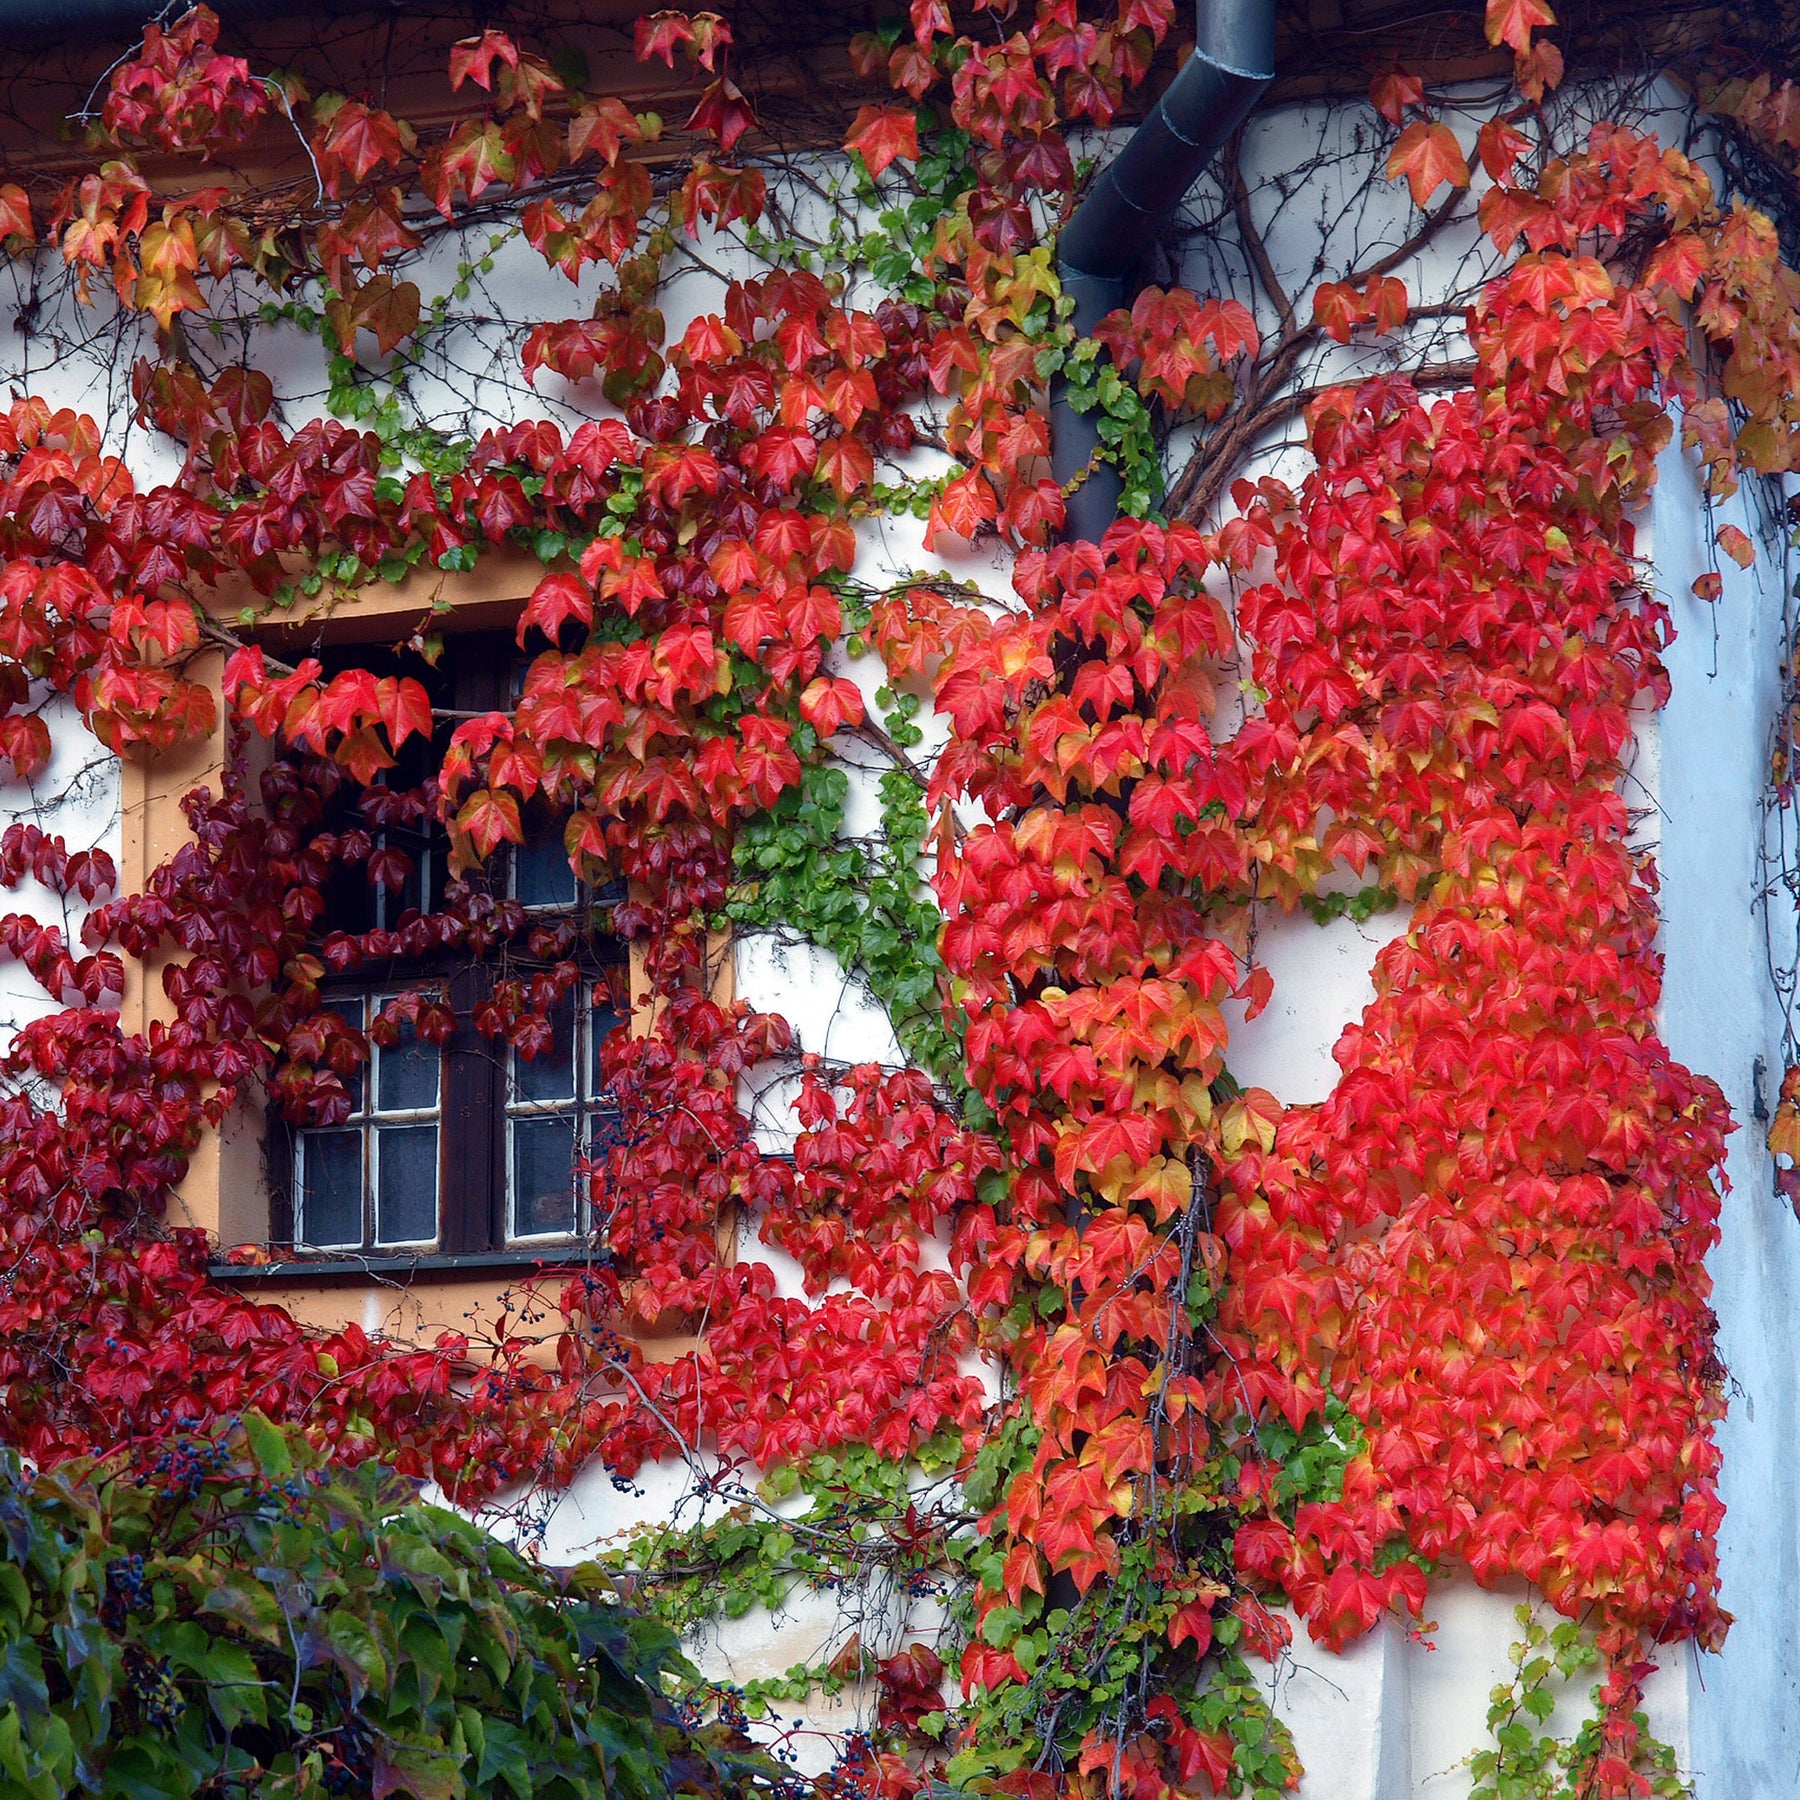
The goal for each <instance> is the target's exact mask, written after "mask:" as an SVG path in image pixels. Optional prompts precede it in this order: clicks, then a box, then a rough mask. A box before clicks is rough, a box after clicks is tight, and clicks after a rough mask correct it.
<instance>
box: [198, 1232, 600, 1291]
mask: <svg viewBox="0 0 1800 1800" xmlns="http://www.w3.org/2000/svg"><path fill="white" fill-rule="evenodd" d="M590 1256H591V1253H590V1252H589V1251H588V1250H587V1247H586V1246H585V1245H582V1244H578V1243H575V1244H569V1245H568V1246H566V1248H559V1247H557V1246H546V1247H545V1248H543V1249H539V1250H483V1251H476V1252H472V1253H470V1254H467V1255H439V1254H437V1253H436V1252H428V1253H426V1254H422V1255H418V1256H407V1255H404V1254H402V1255H399V1256H372V1255H371V1256H363V1255H356V1256H304V1257H299V1256H297V1257H291V1258H289V1259H288V1260H287V1261H285V1262H266V1263H233V1262H220V1261H214V1262H210V1263H208V1264H207V1273H208V1274H209V1275H210V1276H211V1277H212V1279H213V1280H214V1281H222V1282H226V1283H228V1284H230V1285H232V1286H244V1287H256V1286H261V1285H263V1284H265V1283H274V1284H281V1285H291V1284H292V1283H295V1282H304V1283H307V1284H309V1285H310V1284H317V1285H318V1286H321V1287H339V1286H343V1285H344V1284H346V1283H348V1282H366V1281H378V1282H382V1283H384V1284H387V1285H405V1284H407V1283H410V1282H413V1281H454V1280H456V1279H457V1278H458V1277H459V1276H464V1275H481V1274H485V1273H487V1272H489V1271H493V1272H496V1273H498V1272H502V1271H506V1270H517V1269H569V1268H578V1267H580V1266H581V1265H582V1264H583V1263H584V1262H587V1261H589V1260H590Z"/></svg>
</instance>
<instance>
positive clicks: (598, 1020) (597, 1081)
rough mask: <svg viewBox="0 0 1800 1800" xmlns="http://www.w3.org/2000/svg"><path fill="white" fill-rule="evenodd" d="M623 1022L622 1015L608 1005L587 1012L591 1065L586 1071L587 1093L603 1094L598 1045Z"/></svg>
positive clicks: (604, 1087) (603, 1084)
mask: <svg viewBox="0 0 1800 1800" xmlns="http://www.w3.org/2000/svg"><path fill="white" fill-rule="evenodd" d="M624 1023H625V1020H624V1019H623V1017H622V1016H621V1015H620V1014H618V1013H616V1012H614V1011H613V1009H612V1008H611V1007H610V1006H596V1007H595V1008H594V1009H593V1011H592V1012H591V1013H589V1014H588V1056H589V1058H590V1060H591V1063H592V1066H591V1068H590V1069H589V1072H588V1093H589V1094H590V1095H596V1094H603V1093H605V1091H606V1086H605V1083H604V1082H603V1081H602V1080H601V1078H600V1046H601V1045H602V1044H604V1043H605V1042H606V1040H607V1038H608V1037H609V1036H610V1035H611V1034H612V1033H613V1032H615V1031H617V1030H618V1029H619V1027H620V1026H621V1025H623V1024H624Z"/></svg>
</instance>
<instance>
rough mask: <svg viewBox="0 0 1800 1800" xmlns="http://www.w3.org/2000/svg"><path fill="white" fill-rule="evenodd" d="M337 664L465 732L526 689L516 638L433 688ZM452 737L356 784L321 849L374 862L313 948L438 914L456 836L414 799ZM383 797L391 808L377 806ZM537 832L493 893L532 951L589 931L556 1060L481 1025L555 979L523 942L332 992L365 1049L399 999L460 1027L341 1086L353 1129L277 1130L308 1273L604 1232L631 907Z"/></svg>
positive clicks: (276, 1169) (278, 1234) (419, 662)
mask: <svg viewBox="0 0 1800 1800" xmlns="http://www.w3.org/2000/svg"><path fill="white" fill-rule="evenodd" d="M325 660H326V664H327V671H328V672H333V668H334V665H335V666H336V667H348V666H356V667H363V668H368V669H370V670H371V672H372V673H374V674H376V675H377V676H380V675H384V674H406V675H412V676H413V677H414V678H415V679H419V680H423V681H425V682H426V686H427V690H428V691H429V692H430V693H431V696H432V700H433V703H434V705H437V706H440V707H446V708H452V709H454V710H457V711H461V712H478V711H486V710H488V709H489V708H491V707H494V706H496V705H504V704H505V700H506V696H507V694H508V693H509V692H511V691H514V690H515V689H516V677H515V675H514V673H513V666H514V664H515V663H516V652H515V650H514V648H513V645H512V642H511V639H510V638H494V637H489V636H485V635H484V636H481V637H474V636H471V637H466V638H452V639H450V640H449V641H448V643H447V644H446V647H445V651H444V654H443V656H442V658H441V659H440V661H439V663H438V665H437V666H436V668H431V667H429V666H428V665H426V664H425V663H424V662H423V659H421V658H418V657H416V656H411V655H397V654H394V653H391V652H382V653H368V652H363V651H358V652H355V653H350V652H340V653H337V654H336V655H333V656H329V657H328V658H326V659H325ZM428 677H429V678H428ZM450 732H451V727H450V726H449V725H447V724H446V725H443V726H440V728H439V730H438V732H437V733H436V734H435V736H434V741H433V742H432V743H429V744H428V743H426V742H425V741H424V740H422V739H419V738H417V737H414V738H412V739H410V740H408V742H407V743H406V744H404V745H402V746H401V750H400V752H399V754H398V757H397V759H396V766H395V767H394V768H393V769H390V770H385V771H382V773H381V774H380V775H379V776H378V777H377V780H376V782H375V784H374V786H373V788H372V789H364V788H360V787H358V786H356V785H355V784H354V783H351V782H349V781H346V782H345V783H344V785H343V787H342V789H341V790H340V791H339V792H338V793H337V794H335V795H333V796H332V797H331V799H330V800H329V801H328V802H327V805H326V815H325V820H324V824H325V829H327V830H328V831H332V832H337V833H344V832H351V831H362V832H366V833H367V834H368V839H369V844H370V849H369V854H368V857H367V859H365V860H363V861H360V862H352V863H350V864H348V865H345V866H341V867H340V868H339V869H338V870H337V871H336V874H335V877H334V879H333V882H332V884H331V886H330V888H329V889H328V891H327V894H326V907H325V912H324V914H323V916H322V917H321V918H320V919H319V921H318V924H317V928H316V929H317V934H318V937H319V939H320V940H321V941H323V940H324V939H326V938H327V937H329V936H330V934H332V933H334V932H349V933H352V934H355V935H358V936H360V935H362V934H364V933H367V932H369V931H372V930H392V929H394V928H395V927H396V926H397V925H399V924H400V923H401V922H402V921H403V919H404V918H405V916H406V915H407V914H408V913H410V912H414V911H421V910H422V911H432V910H435V909H436V908H438V907H440V906H441V905H442V904H443V902H444V897H445V891H446V886H447V868H446V862H447V853H448V849H449V841H448V836H447V834H446V833H445V831H444V830H443V827H442V826H441V825H440V824H438V822H437V821H436V819H435V818H434V817H432V816H431V814H430V813H429V812H422V811H420V810H418V809H417V808H415V807H412V806H411V805H410V803H409V802H408V801H407V800H406V798H405V796H406V795H407V793H408V792H409V790H414V789H418V788H419V787H421V786H422V785H423V784H424V783H426V782H427V781H428V780H429V779H430V777H431V775H432V774H433V773H434V772H435V769H436V766H437V763H438V761H439V759H440V758H441V757H442V755H443V752H444V749H445V747H446V746H447V744H448V741H449V737H450ZM384 788H385V789H387V790H390V792H391V794H392V796H393V798H392V799H391V800H381V799H376V800H374V801H371V800H370V799H369V796H370V794H371V793H372V792H375V791H376V790H379V789H384ZM525 825H526V841H525V842H524V843H523V844H522V845H519V846H517V847H516V848H514V849H513V850H512V851H511V852H510V854H508V855H506V856H505V858H504V860H503V861H501V860H499V859H496V862H495V865H494V866H493V873H492V875H491V876H490V877H489V879H490V880H491V881H493V882H494V883H495V884H496V885H497V889H498V892H499V893H501V894H503V895H505V896H506V897H508V898H511V899H513V900H516V901H517V902H518V903H519V904H520V905H521V906H522V907H523V908H524V909H525V910H526V913H527V917H528V921H529V924H528V931H529V929H530V928H535V927H540V926H543V925H545V924H553V923H556V922H557V921H559V920H568V921H569V922H571V923H572V924H573V925H574V926H575V927H576V932H575V938H574V943H573V945H572V947H571V948H570V949H569V950H568V952H567V954H568V956H569V957H570V959H571V960H573V961H574V962H575V963H576V964H577V966H578V968H579V970H580V977H579V979H578V980H577V981H576V983H575V985H574V987H573V988H572V989H571V990H569V991H568V992H567V993H565V994H564V996H563V998H562V1000H561V1002H560V1003H559V1004H558V1005H557V1007H556V1008H555V1010H554V1012H553V1013H552V1015H551V1017H550V1020H549V1024H550V1032H549V1035H548V1039H547V1041H544V1042H540V1044H539V1045H538V1047H537V1050H536V1054H535V1055H532V1056H529V1057H528V1056H526V1055H525V1054H523V1053H522V1051H521V1050H516V1049H514V1048H512V1047H511V1046H509V1045H508V1044H507V1042H506V1041H505V1039H504V1038H501V1037H489V1036H486V1035H484V1034H483V1033H482V1032H480V1031H479V1030H478V1029H477V1028H476V1026H475V1023H474V1021H475V1017H476V1015H477V1013H478V1012H479V1011H480V1010H481V1009H482V1008H483V1007H484V1004H485V1003H487V1002H488V1001H489V1000H490V997H491V996H493V994H494V989H495V984H496V983H498V982H500V981H503V980H508V979H517V978H519V977H521V976H527V977H528V976H530V975H532V974H534V973H539V972H541V971H543V970H544V968H545V967H546V964H545V963H544V962H542V961H540V960H537V959H535V958H533V957H532V956H531V955H530V954H529V951H528V947H527V946H526V945H525V944H524V941H523V940H524V938H525V937H526V936H527V935H528V931H527V932H522V933H521V934H520V936H519V938H518V939H516V940H513V941H510V942H508V943H505V944H503V945H501V946H499V947H498V948H497V949H496V950H495V951H494V952H492V953H491V954H490V955H488V956H487V957H485V958H483V959H482V960H479V961H476V960H472V959H471V957H470V955H469V953H468V952H467V951H461V952H446V953H444V954H443V955H442V956H439V957H433V958H429V959H427V960H425V961H423V962H405V961H402V960H400V959H398V958H396V959H393V960H390V961H388V962H385V963H382V964H380V965H374V964H370V965H366V966H364V967H363V968H362V969H359V970H358V971H356V972H355V973H354V974H351V975H346V976H345V977H344V978H343V979H342V980H340V981H336V982H333V983H331V984H330V985H328V986H327V988H326V990H325V994H324V1003H325V1005H326V1006H327V1007H328V1008H329V1009H330V1010H332V1011H334V1012H336V1013H338V1014H339V1015H340V1016H342V1017H343V1019H344V1020H345V1021H346V1023H348V1024H350V1025H352V1026H353V1027H355V1028H356V1029H357V1030H358V1031H360V1032H362V1033H364V1034H365V1035H368V1033H369V1027H370V1025H371V1023H372V1022H373V1020H374V1019H375V1017H376V1016H377V1015H378V1014H379V1013H380V1011H381V1009H382V1007H383V1006H384V1005H385V1004H386V1003H387V1001H388V1000H389V999H391V998H392V997H393V996H395V995H397V994H399V993H402V992H413V993H418V994H421V995H425V996H428V997H429V998H431V999H433V1000H436V1001H441V1002H442V1003H444V1004H445V1005H447V1006H448V1008H449V1010H450V1012H451V1014H452V1015H453V1016H454V1019H455V1025H454V1029H453V1030H452V1032H451V1034H450V1037H449V1039H448V1041H447V1042H445V1043H443V1044H441V1045H432V1044H427V1043H425V1042H423V1041H421V1040H420V1039H419V1038H418V1037H417V1035H416V1033H415V1032H414V1031H413V1029H412V1027H411V1026H410V1025H403V1026H402V1028H401V1032H400V1037H399V1040H398V1041H397V1042H396V1043H395V1044H393V1045H389V1046H385V1047H384V1046H382V1045H380V1044H378V1043H376V1042H374V1041H373V1039H372V1038H371V1040H370V1049H369V1060H368V1063H367V1065H366V1066H365V1067H364V1068H363V1069H362V1070H360V1071H358V1072H357V1073H356V1074H355V1075H353V1076H350V1077H347V1078H346V1080H345V1085H346V1087H347V1088H348V1089H349V1092H350V1098H351V1107H352V1110H351V1113H350V1115H349V1117H348V1118H347V1119H345V1120H343V1121H342V1122H341V1123H335V1124H333V1125H331V1126H328V1127H327V1126H317V1125H305V1126H291V1125H286V1124H283V1125H282V1126H281V1127H280V1128H279V1129H278V1130H277V1132H276V1134H275V1138H274V1140H273V1170H272V1173H273V1175H274V1177H275V1183H274V1185H275V1188H276V1206H275V1214H276V1216H275V1218H274V1219H273V1220H272V1221H271V1224H272V1236H273V1237H274V1238H275V1240H276V1241H278V1242H292V1243H293V1245H294V1246H295V1248H296V1250H297V1251H298V1252H299V1253H300V1254H301V1255H302V1256H307V1257H319V1258H325V1259H329V1258H332V1257H336V1258H340V1259H341V1258H342V1257H343V1256H345V1255H346V1254H352V1255H361V1256H372V1257H380V1256H393V1257H396V1258H404V1257H416V1256H419V1255H421V1254H427V1255H438V1256H466V1255H480V1254H484V1253H499V1252H509V1251H515V1250H517V1251H520V1252H529V1251H531V1250H533V1249H538V1248H542V1249H544V1250H546V1251H554V1250H555V1249H556V1248H557V1246H559V1245H570V1244H573V1243H574V1242H575V1241H576V1240H578V1239H580V1238H581V1237H583V1236H585V1235H586V1234H587V1233H588V1232H589V1231H590V1230H591V1229H592V1219H591V1216H590V1208H589V1205H588V1199H587V1194H586V1192H585V1183H584V1182H583V1181H581V1179H580V1177H579V1166H580V1163H581V1161H582V1160H583V1159H584V1158H585V1157H587V1156H589V1155H592V1154H596V1153H598V1152H603V1151H604V1150H605V1149H606V1148H608V1147H609V1146H610V1145H611V1144H612V1143H614V1142H616V1140H617V1123H616V1108H615V1107H614V1105H613V1103H612V1102H611V1101H610V1100H609V1098H608V1096H607V1095H606V1094H605V1092H604V1089H603V1086H602V1082H601V1074H600V1058H601V1048H602V1045H603V1044H604V1042H605V1040H606V1038H607V1036H608V1035H609V1034H610V1033H611V1032H613V1031H615V1030H617V1029H619V1027H620V1026H621V1025H622V1024H623V1022H624V1021H623V1017H622V1009H623V1007H624V1006H625V1004H626V993H627V979H626V972H625V967H624V956H623V946H622V945H621V944H619V942H618V941H617V940H616V939H614V938H613V937H612V936H611V935H610V932H609V931H608V930H607V917H608V915H607V912H606V908H607V907H608V906H609V905H611V904H613V903H615V902H616V901H618V900H620V899H623V898H624V892H623V889H622V887H621V886H619V885H617V884H613V885H609V886H608V887H606V888H603V889H598V890H596V889H594V888H593V887H591V886H589V885H588V884H586V883H584V882H581V881H579V880H578V879H577V877H576V875H575V872H574V870H573V869H572V868H571V867H570V865H569V860H568V856H567V853H566V851H565V849H564V841H563V820H562V819H560V818H559V817H556V816H555V815H554V814H553V813H552V812H551V811H550V810H549V809H548V808H545V807H542V806H538V805H534V806H530V807H528V808H527V809H526V816H525ZM597 987H598V989H599V994H598V996H597V995H596V988H597Z"/></svg>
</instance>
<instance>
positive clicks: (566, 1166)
mask: <svg viewBox="0 0 1800 1800" xmlns="http://www.w3.org/2000/svg"><path fill="white" fill-rule="evenodd" d="M512 1178H513V1191H512V1217H513V1224H512V1234H513V1236H514V1237H543V1236H547V1235H548V1234H549V1233H551V1232H555V1233H557V1234H558V1235H560V1236H564V1237H567V1236H568V1235H569V1234H571V1233H572V1232H573V1231H574V1230H575V1121H574V1120H573V1119H570V1118H559V1119H514V1120H513V1122H512Z"/></svg>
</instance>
